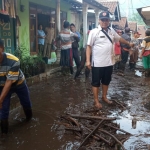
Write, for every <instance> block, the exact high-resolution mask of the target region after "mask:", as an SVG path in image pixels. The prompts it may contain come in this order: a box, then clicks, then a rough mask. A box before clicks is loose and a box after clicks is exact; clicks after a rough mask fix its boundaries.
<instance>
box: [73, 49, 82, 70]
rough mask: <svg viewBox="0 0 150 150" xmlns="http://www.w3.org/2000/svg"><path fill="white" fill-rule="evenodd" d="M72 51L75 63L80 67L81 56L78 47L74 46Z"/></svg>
mask: <svg viewBox="0 0 150 150" xmlns="http://www.w3.org/2000/svg"><path fill="white" fill-rule="evenodd" d="M72 51H73V59H74V60H75V64H76V66H77V69H78V68H79V67H80V57H79V51H78V48H73V49H72Z"/></svg>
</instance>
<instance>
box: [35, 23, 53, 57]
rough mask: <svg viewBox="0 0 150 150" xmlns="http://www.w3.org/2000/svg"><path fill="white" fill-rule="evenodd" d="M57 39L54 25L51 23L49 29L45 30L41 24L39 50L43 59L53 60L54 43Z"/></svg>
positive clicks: (39, 28)
mask: <svg viewBox="0 0 150 150" xmlns="http://www.w3.org/2000/svg"><path fill="white" fill-rule="evenodd" d="M54 37H55V29H54V23H50V24H49V27H46V28H45V32H44V30H43V26H42V25H41V24H39V27H38V49H39V54H40V55H42V56H43V57H47V58H51V52H52V50H53V42H54Z"/></svg>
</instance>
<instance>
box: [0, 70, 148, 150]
mask: <svg viewBox="0 0 150 150" xmlns="http://www.w3.org/2000/svg"><path fill="white" fill-rule="evenodd" d="M30 93H31V100H32V103H33V113H34V118H33V120H32V121H31V122H30V123H24V122H21V118H22V117H24V115H23V113H22V111H20V110H21V109H20V108H18V109H16V110H14V111H12V112H11V114H10V129H9V135H8V137H7V138H6V139H5V140H4V141H2V144H1V145H0V150H16V149H18V150H47V149H50V150H73V149H75V148H76V146H77V145H79V144H80V143H79V141H77V140H75V138H74V136H70V135H66V134H64V132H63V130H62V131H61V130H60V131H59V132H58V131H55V129H56V128H57V127H58V126H57V120H58V118H57V117H59V116H60V115H61V114H64V113H65V112H74V113H80V111H81V110H83V109H84V110H86V109H87V108H90V107H92V104H93V95H92V92H91V87H90V81H87V82H86V83H85V79H84V75H83V76H82V78H80V79H77V81H76V82H75V81H74V80H73V77H72V76H66V77H62V76H61V75H60V73H57V74H56V75H55V77H53V78H51V79H49V80H47V81H45V82H43V83H39V84H36V85H34V86H32V87H30ZM108 96H109V98H111V99H116V100H120V101H122V102H124V103H125V104H127V110H124V111H123V112H121V111H120V109H119V108H118V107H113V108H111V106H107V105H106V104H103V110H102V111H110V112H111V114H112V116H117V117H119V118H120V119H118V120H117V123H120V127H121V128H122V129H124V130H126V131H128V132H130V133H132V134H133V136H132V137H130V139H129V140H128V141H126V142H125V143H124V146H125V148H126V149H127V150H135V149H136V150H141V149H142V150H148V145H150V138H149V135H150V126H149V125H150V115H149V113H150V79H145V78H144V77H142V78H141V77H135V76H134V73H131V72H129V71H127V73H126V76H125V77H120V76H117V75H116V74H113V79H112V82H111V85H110V89H109V95H108ZM132 120H134V122H135V120H136V121H137V122H136V127H135V129H133V127H132Z"/></svg>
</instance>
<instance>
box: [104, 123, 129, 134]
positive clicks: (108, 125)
mask: <svg viewBox="0 0 150 150" xmlns="http://www.w3.org/2000/svg"><path fill="white" fill-rule="evenodd" d="M105 126H108V127H111V128H113V129H116V130H119V131H121V132H123V133H126V134H129V135H132V134H131V133H129V132H127V131H125V130H122V129H119V128H117V127H114V126H112V125H110V124H105Z"/></svg>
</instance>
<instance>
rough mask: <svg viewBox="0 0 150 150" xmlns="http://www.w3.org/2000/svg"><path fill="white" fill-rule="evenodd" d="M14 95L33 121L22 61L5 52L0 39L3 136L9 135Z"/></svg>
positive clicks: (0, 92)
mask: <svg viewBox="0 0 150 150" xmlns="http://www.w3.org/2000/svg"><path fill="white" fill-rule="evenodd" d="M12 93H16V94H17V96H18V97H19V100H20V103H21V105H22V107H23V110H24V113H25V116H26V120H27V121H29V120H31V118H32V108H31V101H30V96H29V90H28V87H27V84H26V81H25V77H24V74H23V73H22V71H21V69H20V61H19V59H18V58H17V57H15V56H14V55H12V54H9V53H5V52H4V43H3V41H2V40H1V39H0V120H1V132H2V135H5V134H7V133H8V117H9V108H10V99H11V95H12Z"/></svg>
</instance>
